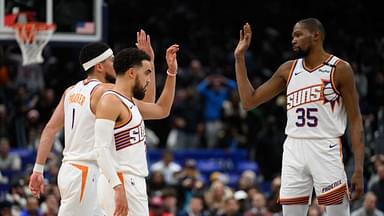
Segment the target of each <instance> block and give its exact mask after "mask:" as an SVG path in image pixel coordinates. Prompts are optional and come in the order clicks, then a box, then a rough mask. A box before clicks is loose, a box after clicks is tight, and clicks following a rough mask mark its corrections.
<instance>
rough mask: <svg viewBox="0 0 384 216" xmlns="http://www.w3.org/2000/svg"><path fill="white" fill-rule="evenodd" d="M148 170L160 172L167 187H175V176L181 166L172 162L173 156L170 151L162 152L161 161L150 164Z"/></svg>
mask: <svg viewBox="0 0 384 216" xmlns="http://www.w3.org/2000/svg"><path fill="white" fill-rule="evenodd" d="M150 170H151V171H160V172H161V173H162V174H163V176H164V180H165V182H166V183H167V184H168V185H175V184H176V182H177V181H176V177H175V175H176V173H178V172H180V171H181V166H180V165H179V164H177V163H176V162H175V161H173V154H172V152H171V151H168V150H164V152H163V156H162V158H161V160H160V161H158V162H156V163H154V164H152V166H151V168H150Z"/></svg>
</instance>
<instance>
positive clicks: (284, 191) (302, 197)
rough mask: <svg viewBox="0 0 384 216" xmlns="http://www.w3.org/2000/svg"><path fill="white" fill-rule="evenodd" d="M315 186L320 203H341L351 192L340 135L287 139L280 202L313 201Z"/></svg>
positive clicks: (302, 203)
mask: <svg viewBox="0 0 384 216" xmlns="http://www.w3.org/2000/svg"><path fill="white" fill-rule="evenodd" d="M313 187H314V188H315V192H316V197H317V200H318V202H319V204H320V205H326V206H328V205H337V204H340V203H342V201H343V198H344V196H345V195H347V196H348V183H347V176H346V174H345V171H344V165H343V161H342V145H341V141H340V139H339V138H333V139H303V138H292V137H287V139H286V140H285V143H284V152H283V164H282V174H281V189H280V203H281V204H282V205H304V204H309V203H310V198H311V195H312V190H313Z"/></svg>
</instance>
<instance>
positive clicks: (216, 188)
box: [204, 181, 238, 214]
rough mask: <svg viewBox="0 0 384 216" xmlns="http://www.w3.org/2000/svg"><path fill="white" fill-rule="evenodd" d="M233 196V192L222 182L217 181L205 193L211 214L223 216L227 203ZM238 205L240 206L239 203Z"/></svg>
mask: <svg viewBox="0 0 384 216" xmlns="http://www.w3.org/2000/svg"><path fill="white" fill-rule="evenodd" d="M232 196H233V192H232V190H231V189H230V188H229V187H228V186H226V185H224V184H223V183H222V182H221V181H215V182H213V183H212V184H211V186H210V188H209V189H208V190H207V191H206V192H205V194H204V199H205V203H206V205H207V207H208V211H209V213H210V214H222V213H223V210H224V207H225V201H226V200H227V199H229V198H230V197H232ZM236 204H237V205H238V203H237V201H236Z"/></svg>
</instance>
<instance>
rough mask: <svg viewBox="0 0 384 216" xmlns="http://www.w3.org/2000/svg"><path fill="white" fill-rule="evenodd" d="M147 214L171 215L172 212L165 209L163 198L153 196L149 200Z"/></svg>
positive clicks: (156, 215) (150, 215)
mask: <svg viewBox="0 0 384 216" xmlns="http://www.w3.org/2000/svg"><path fill="white" fill-rule="evenodd" d="M149 216H172V214H171V213H168V212H166V211H165V208H164V201H163V199H162V198H161V197H160V196H154V197H152V198H151V199H150V202H149Z"/></svg>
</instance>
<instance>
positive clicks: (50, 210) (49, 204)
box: [41, 194, 59, 216]
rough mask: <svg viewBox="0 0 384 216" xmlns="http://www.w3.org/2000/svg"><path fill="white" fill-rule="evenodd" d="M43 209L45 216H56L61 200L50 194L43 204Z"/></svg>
mask: <svg viewBox="0 0 384 216" xmlns="http://www.w3.org/2000/svg"><path fill="white" fill-rule="evenodd" d="M41 209H42V210H41V211H42V213H43V215H44V216H55V215H57V214H58V212H59V200H58V199H57V198H56V196H55V195H54V194H49V195H48V196H47V197H46V199H45V202H43V203H42V204H41Z"/></svg>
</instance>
